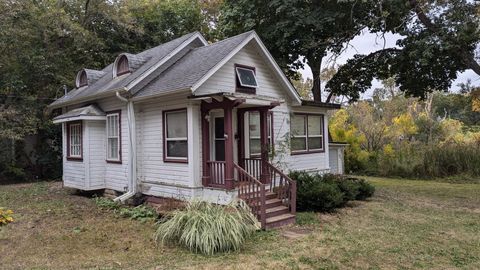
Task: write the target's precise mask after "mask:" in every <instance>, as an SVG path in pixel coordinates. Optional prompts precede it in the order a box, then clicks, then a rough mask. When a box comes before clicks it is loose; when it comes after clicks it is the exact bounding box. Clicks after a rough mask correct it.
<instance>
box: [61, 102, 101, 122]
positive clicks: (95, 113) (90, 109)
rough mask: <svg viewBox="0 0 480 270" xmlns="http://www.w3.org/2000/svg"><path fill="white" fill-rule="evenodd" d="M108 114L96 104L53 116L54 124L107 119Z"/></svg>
mask: <svg viewBox="0 0 480 270" xmlns="http://www.w3.org/2000/svg"><path fill="white" fill-rule="evenodd" d="M105 119H106V114H105V112H104V111H102V110H101V109H100V108H99V107H97V106H96V105H90V106H86V107H82V108H78V109H74V110H71V111H69V112H66V113H64V114H61V115H59V116H57V117H55V118H53V123H54V124H59V123H64V122H71V121H77V120H105Z"/></svg>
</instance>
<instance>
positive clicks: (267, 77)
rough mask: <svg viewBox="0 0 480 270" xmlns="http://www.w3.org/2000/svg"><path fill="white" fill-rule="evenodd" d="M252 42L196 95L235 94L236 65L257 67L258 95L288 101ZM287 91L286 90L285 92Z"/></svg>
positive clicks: (206, 82)
mask: <svg viewBox="0 0 480 270" xmlns="http://www.w3.org/2000/svg"><path fill="white" fill-rule="evenodd" d="M255 46H257V45H255V44H253V43H252V42H251V43H249V44H248V45H247V46H245V47H244V48H242V49H241V50H240V51H239V52H238V53H237V54H235V55H234V56H233V57H232V58H231V59H230V60H228V61H227V63H225V65H223V66H222V67H221V68H220V69H219V70H218V71H217V72H215V74H213V75H212V76H211V77H210V78H209V79H208V80H206V81H205V83H203V84H202V85H201V86H200V87H199V88H198V89H197V90H196V91H195V94H196V95H201V94H211V93H216V92H230V93H233V92H235V76H236V75H235V69H234V65H235V64H241V65H246V66H252V67H255V73H256V77H257V82H258V88H257V91H256V94H257V95H262V96H269V97H274V98H279V99H286V98H287V94H286V92H285V91H287V90H286V89H285V88H284V87H281V86H280V84H279V83H278V78H277V76H275V73H274V71H273V70H272V69H271V68H270V67H269V66H268V65H267V62H266V61H265V59H264V57H263V56H261V55H260V54H259V50H258V49H257V48H255ZM284 89H285V90H284Z"/></svg>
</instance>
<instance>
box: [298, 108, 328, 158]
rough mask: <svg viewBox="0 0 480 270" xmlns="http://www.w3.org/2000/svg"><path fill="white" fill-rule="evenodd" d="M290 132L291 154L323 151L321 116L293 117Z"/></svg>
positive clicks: (299, 115)
mask: <svg viewBox="0 0 480 270" xmlns="http://www.w3.org/2000/svg"><path fill="white" fill-rule="evenodd" d="M290 132H291V150H292V153H310V152H322V151H324V135H323V115H316V114H295V115H293V116H292V118H291V122H290Z"/></svg>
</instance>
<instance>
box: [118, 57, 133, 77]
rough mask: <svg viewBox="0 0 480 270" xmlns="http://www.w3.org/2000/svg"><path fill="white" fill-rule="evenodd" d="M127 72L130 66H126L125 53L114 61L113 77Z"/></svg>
mask: <svg viewBox="0 0 480 270" xmlns="http://www.w3.org/2000/svg"><path fill="white" fill-rule="evenodd" d="M127 73H130V68H129V66H128V58H127V56H126V55H121V56H119V57H118V59H117V61H116V65H115V74H114V77H117V76H120V75H123V74H127Z"/></svg>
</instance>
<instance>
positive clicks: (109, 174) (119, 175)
mask: <svg viewBox="0 0 480 270" xmlns="http://www.w3.org/2000/svg"><path fill="white" fill-rule="evenodd" d="M97 104H98V106H99V107H100V108H101V109H102V110H103V111H104V112H109V111H115V110H121V114H120V118H121V119H120V120H121V122H120V125H121V140H122V145H121V147H122V163H121V164H118V163H106V162H105V163H104V164H105V166H104V167H105V178H104V179H105V188H108V189H113V190H118V191H125V190H126V188H127V186H128V179H127V174H128V173H127V172H128V141H129V137H128V121H127V106H126V104H125V103H124V102H122V101H120V100H119V99H118V98H116V97H111V98H105V99H101V100H98V101H97ZM103 125H104V128H105V125H106V123H105V122H103ZM104 132H105V131H104ZM104 136H105V135H104ZM104 143H105V142H104ZM104 149H105V146H104ZM104 151H105V150H104ZM104 153H105V152H104ZM103 156H104V157H103V160H105V154H103Z"/></svg>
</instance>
